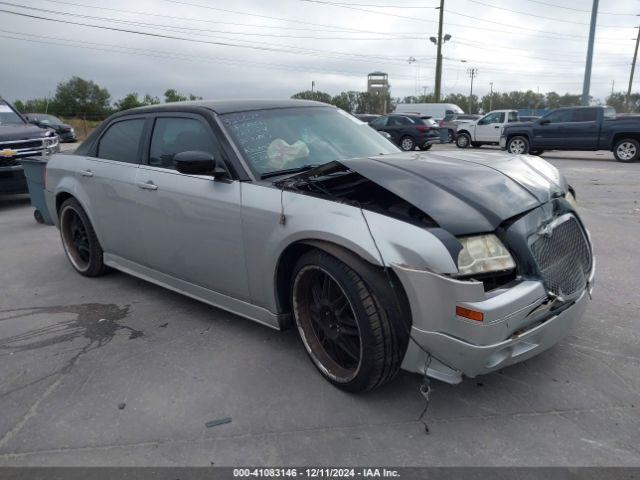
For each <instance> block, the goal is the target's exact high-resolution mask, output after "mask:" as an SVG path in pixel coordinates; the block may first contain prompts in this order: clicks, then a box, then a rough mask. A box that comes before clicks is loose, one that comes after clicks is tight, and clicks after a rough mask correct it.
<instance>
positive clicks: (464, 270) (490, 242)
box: [458, 234, 516, 276]
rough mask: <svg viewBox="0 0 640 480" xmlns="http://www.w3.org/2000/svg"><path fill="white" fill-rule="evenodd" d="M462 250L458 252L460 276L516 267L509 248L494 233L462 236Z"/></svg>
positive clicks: (460, 240) (459, 239)
mask: <svg viewBox="0 0 640 480" xmlns="http://www.w3.org/2000/svg"><path fill="white" fill-rule="evenodd" d="M458 241H459V242H460V243H461V244H462V250H460V253H459V254H458V276H466V275H473V274H477V273H489V272H499V271H504V270H511V269H513V268H515V266H516V262H515V261H514V260H513V257H512V256H511V254H510V253H509V250H507V248H506V247H505V246H504V245H503V244H502V242H501V241H500V239H499V238H498V237H496V236H495V235H494V234H489V235H476V236H472V237H460V238H458Z"/></svg>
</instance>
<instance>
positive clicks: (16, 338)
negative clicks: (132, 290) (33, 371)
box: [0, 303, 144, 397]
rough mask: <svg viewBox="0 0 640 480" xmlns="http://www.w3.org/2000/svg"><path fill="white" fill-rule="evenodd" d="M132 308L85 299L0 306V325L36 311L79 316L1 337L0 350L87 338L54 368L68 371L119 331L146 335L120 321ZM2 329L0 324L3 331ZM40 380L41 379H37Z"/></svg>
mask: <svg viewBox="0 0 640 480" xmlns="http://www.w3.org/2000/svg"><path fill="white" fill-rule="evenodd" d="M129 308H130V306H129V305H125V306H124V307H120V306H118V305H115V304H103V303H84V304H79V305H65V306H51V307H32V308H19V309H12V310H0V327H1V325H2V323H1V322H5V321H8V320H15V319H22V318H24V319H27V318H28V317H30V316H35V315H51V314H61V313H62V314H65V313H66V314H75V315H76V318H75V319H73V320H65V321H62V322H56V323H52V324H51V325H46V326H44V327H39V328H35V329H31V330H27V331H25V332H22V333H19V334H16V335H12V336H8V337H0V351H2V350H5V351H9V352H10V353H12V354H13V353H18V352H27V351H31V350H37V349H41V348H46V347H49V346H52V345H56V344H60V343H64V342H71V341H74V340H76V339H82V338H84V339H86V340H87V341H88V342H87V343H86V344H85V345H84V346H83V347H82V348H81V349H80V350H79V351H78V352H76V353H75V355H73V356H72V357H71V358H70V359H69V360H68V361H67V362H65V364H64V366H63V367H62V368H61V369H60V370H58V371H57V372H54V374H58V373H61V374H65V373H68V372H69V370H70V369H71V368H72V367H73V366H74V365H75V364H76V362H77V361H78V358H80V357H81V356H82V355H84V354H85V353H87V352H90V351H91V350H95V349H97V348H100V347H103V346H105V345H106V344H108V343H109V342H111V340H113V338H114V337H115V335H116V334H117V333H118V332H121V331H124V332H126V333H128V334H129V339H130V340H133V339H136V338H139V337H142V336H143V335H144V334H143V332H142V331H141V330H137V329H135V328H132V327H130V326H127V325H121V324H120V323H118V322H119V321H120V320H122V319H124V318H125V317H126V316H127V315H128V314H129ZM7 314H8V315H7ZM5 315H7V316H5ZM1 330H2V329H1V328H0V332H1ZM52 375H53V374H52ZM50 376H51V375H47V377H50ZM40 380H42V379H39V380H37V381H40ZM32 383H33V382H32ZM23 387H24V386H23ZM23 387H19V388H23ZM7 393H9V392H4V393H3V394H1V395H0V397H2V396H4V395H6V394H7Z"/></svg>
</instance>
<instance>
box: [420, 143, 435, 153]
mask: <svg viewBox="0 0 640 480" xmlns="http://www.w3.org/2000/svg"><path fill="white" fill-rule="evenodd" d="M431 147H433V144H431V143H427V144H426V145H422V146H421V147H420V150H422V151H423V152H426V151H427V150H431Z"/></svg>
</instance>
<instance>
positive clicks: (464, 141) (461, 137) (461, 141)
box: [456, 133, 471, 148]
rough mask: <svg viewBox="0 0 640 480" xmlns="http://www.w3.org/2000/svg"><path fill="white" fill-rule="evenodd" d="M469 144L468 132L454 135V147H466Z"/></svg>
mask: <svg viewBox="0 0 640 480" xmlns="http://www.w3.org/2000/svg"><path fill="white" fill-rule="evenodd" d="M469 145H471V137H470V136H469V134H468V133H459V134H458V136H457V137H456V147H458V148H468V147H469Z"/></svg>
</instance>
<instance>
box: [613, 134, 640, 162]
mask: <svg viewBox="0 0 640 480" xmlns="http://www.w3.org/2000/svg"><path fill="white" fill-rule="evenodd" d="M613 156H614V157H616V160H617V161H619V162H623V163H631V162H637V161H638V158H639V157H640V143H639V142H638V141H637V140H635V139H633V138H623V139H622V140H619V141H617V142H616V144H615V146H614V147H613Z"/></svg>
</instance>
